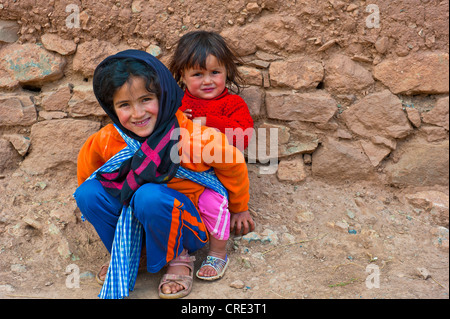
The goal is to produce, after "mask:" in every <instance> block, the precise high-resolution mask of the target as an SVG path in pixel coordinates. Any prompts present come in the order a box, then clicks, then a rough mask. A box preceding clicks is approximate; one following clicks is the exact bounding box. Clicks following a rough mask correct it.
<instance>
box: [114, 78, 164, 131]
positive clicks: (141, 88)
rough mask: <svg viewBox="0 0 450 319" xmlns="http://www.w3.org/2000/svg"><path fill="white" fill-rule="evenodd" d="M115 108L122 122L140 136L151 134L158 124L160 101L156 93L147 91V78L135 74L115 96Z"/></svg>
mask: <svg viewBox="0 0 450 319" xmlns="http://www.w3.org/2000/svg"><path fill="white" fill-rule="evenodd" d="M113 102H114V110H115V111H116V114H117V117H118V118H119V121H120V123H121V124H122V125H123V126H124V127H125V128H126V129H128V130H130V131H132V132H133V133H135V134H136V135H138V136H140V137H148V136H150V135H151V134H152V133H153V131H154V129H155V124H156V119H157V118H158V112H159V101H158V98H157V96H156V94H154V93H152V92H149V91H147V89H146V86H145V80H144V79H143V78H141V77H137V76H133V77H130V79H129V80H128V81H127V82H126V83H125V84H124V85H122V86H121V87H120V88H119V89H118V90H117V91H116V92H115V93H114V97H113Z"/></svg>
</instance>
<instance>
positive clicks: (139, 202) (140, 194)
mask: <svg viewBox="0 0 450 319" xmlns="http://www.w3.org/2000/svg"><path fill="white" fill-rule="evenodd" d="M173 202H174V197H172V196H171V195H170V194H168V192H167V187H166V186H163V185H160V184H151V183H150V184H145V185H143V186H141V187H140V188H139V189H138V190H137V191H136V192H135V193H134V195H133V198H132V200H131V203H130V205H131V206H132V208H133V212H134V214H135V215H136V217H137V218H138V219H139V220H140V221H141V222H142V223H147V224H148V223H153V222H157V221H158V220H159V219H160V218H161V217H163V215H165V214H168V213H169V214H170V213H171V209H168V208H169V206H170V207H172V206H173Z"/></svg>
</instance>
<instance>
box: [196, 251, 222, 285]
mask: <svg viewBox="0 0 450 319" xmlns="http://www.w3.org/2000/svg"><path fill="white" fill-rule="evenodd" d="M229 261H230V259H229V258H228V256H225V260H223V259H222V258H218V257H214V256H208V257H206V260H204V261H203V263H202V265H201V267H200V269H202V268H203V267H204V266H209V267H212V268H214V270H215V271H216V273H217V275H215V276H211V277H204V276H200V275H199V272H200V269H199V270H198V271H197V274H196V275H197V278H199V279H202V280H208V281H213V280H217V279H220V278H222V277H223V276H224V275H225V271H226V270H227V267H228V262H229Z"/></svg>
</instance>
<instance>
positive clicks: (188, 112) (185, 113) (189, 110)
mask: <svg viewBox="0 0 450 319" xmlns="http://www.w3.org/2000/svg"><path fill="white" fill-rule="evenodd" d="M183 113H184V115H186V117H187V118H188V119H190V120H192V110H191V109H187V110H185V111H184V112H183Z"/></svg>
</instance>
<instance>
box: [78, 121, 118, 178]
mask: <svg viewBox="0 0 450 319" xmlns="http://www.w3.org/2000/svg"><path fill="white" fill-rule="evenodd" d="M125 146H126V143H125V141H124V140H123V139H122V137H121V136H120V135H119V133H118V132H117V130H116V129H115V128H114V126H113V125H112V124H109V125H107V126H105V127H104V128H102V129H101V130H100V131H98V132H97V133H94V134H92V135H91V136H90V137H89V138H88V139H87V140H86V142H85V143H84V145H83V146H82V147H81V150H80V152H79V153H78V159H77V178H78V185H81V184H82V183H83V182H84V181H85V180H86V179H87V178H88V177H89V176H91V174H92V173H93V172H95V171H96V170H97V169H98V168H100V167H101V166H102V165H103V164H105V163H106V162H107V161H108V160H109V159H110V158H111V157H113V156H114V155H115V154H116V153H118V152H119V151H120V150H122V149H123V148H124V147H125Z"/></svg>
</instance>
